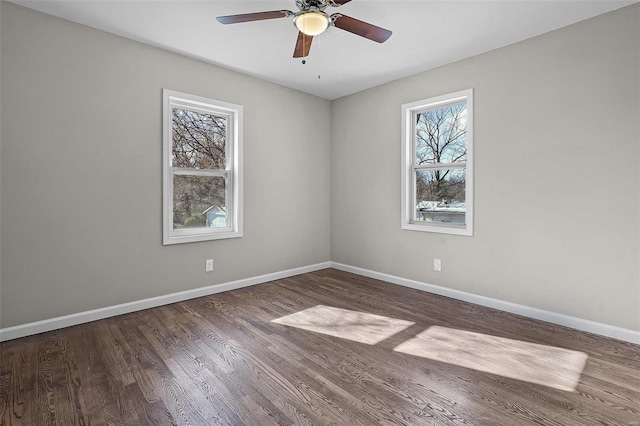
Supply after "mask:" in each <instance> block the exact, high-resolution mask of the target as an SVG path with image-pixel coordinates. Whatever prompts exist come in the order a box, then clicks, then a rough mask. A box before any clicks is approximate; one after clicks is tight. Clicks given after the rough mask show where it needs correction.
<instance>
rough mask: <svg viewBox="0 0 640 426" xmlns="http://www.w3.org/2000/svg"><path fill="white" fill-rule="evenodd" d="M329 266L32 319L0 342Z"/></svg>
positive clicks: (5, 331) (1, 334) (4, 331)
mask: <svg viewBox="0 0 640 426" xmlns="http://www.w3.org/2000/svg"><path fill="white" fill-rule="evenodd" d="M330 267H331V262H322V263H317V264H315V265H309V266H302V267H300V268H294V269H288V270H286V271H280V272H274V273H271V274H265V275H260V276H257V277H251V278H245V279H242V280H238V281H231V282H228V283H223V284H215V285H211V286H207V287H200V288H196V289H193V290H187V291H181V292H178V293H171V294H167V295H164V296H158V297H152V298H150V299H143V300H136V301H134V302H127V303H122V304H120V305H115V306H107V307H104V308H100V309H93V310H90V311H85V312H78V313H76V314H70V315H65V316H61V317H56V318H51V319H46V320H42V321H36V322H31V323H28V324H22V325H17V326H14V327H7V328H1V329H0V342H4V341H5V340H12V339H17V338H19V337H25V336H31V335H33V334H38V333H44V332H45V331H51V330H57V329H60V328H64V327H70V326H73V325H78V324H84V323H86V322H91V321H96V320H99V319H103V318H109V317H114V316H116V315H122V314H128V313H130V312H135V311H141V310H143V309H149V308H155V307H156V306H162V305H167V304H169V303H175V302H182V301H183V300H189V299H194V298H196V297H202V296H208V295H210V294H215V293H221V292H223V291H229V290H235V289H238V288H242V287H249V286H252V285H256V284H262V283H266V282H269V281H273V280H279V279H282V278H287V277H292V276H294V275H300V274H305V273H307V272H313V271H319V270H320V269H326V268H330Z"/></svg>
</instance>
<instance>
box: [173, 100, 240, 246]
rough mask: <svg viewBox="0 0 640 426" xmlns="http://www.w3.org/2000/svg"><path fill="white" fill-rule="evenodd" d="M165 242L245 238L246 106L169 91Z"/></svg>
mask: <svg viewBox="0 0 640 426" xmlns="http://www.w3.org/2000/svg"><path fill="white" fill-rule="evenodd" d="M163 98H164V99H163V164H164V166H163V175H164V176H163V178H164V194H163V195H164V200H163V204H164V212H163V222H164V224H163V226H164V231H163V242H164V244H165V245H166V244H177V243H188V242H193V241H206V240H216V239H222V238H234V237H241V236H242V157H241V156H242V106H240V105H233V104H229V103H225V102H220V101H215V100H213V99H206V98H201V97H199V96H193V95H188V94H185V93H178V92H174V91H171V90H166V89H165V90H164V91H163Z"/></svg>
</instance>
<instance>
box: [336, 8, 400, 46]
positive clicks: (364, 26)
mask: <svg viewBox="0 0 640 426" xmlns="http://www.w3.org/2000/svg"><path fill="white" fill-rule="evenodd" d="M331 20H332V21H333V25H334V26H335V27H338V28H340V29H342V30H345V31H349V32H350V33H353V34H356V35H359V36H360V37H364V38H368V39H369V40H373V41H377V42H378V43H384V42H385V41H387V39H388V38H389V37H391V34H392V33H391V31H389V30H385V29H384V28H381V27H377V26H375V25H373V24H369V23H368V22H364V21H360V20H359V19H355V18H352V17H350V16H346V15H343V14H341V13H334V14H333V15H331Z"/></svg>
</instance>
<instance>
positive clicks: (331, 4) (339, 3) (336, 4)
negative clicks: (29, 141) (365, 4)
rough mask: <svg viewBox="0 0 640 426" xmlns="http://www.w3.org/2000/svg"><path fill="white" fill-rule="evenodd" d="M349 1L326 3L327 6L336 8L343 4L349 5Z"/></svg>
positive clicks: (341, 0) (339, 0)
mask: <svg viewBox="0 0 640 426" xmlns="http://www.w3.org/2000/svg"><path fill="white" fill-rule="evenodd" d="M350 1H351V0H329V1H328V2H327V3H328V5H329V6H333V7H338V6H342V5H343V4H346V3H349V2H350Z"/></svg>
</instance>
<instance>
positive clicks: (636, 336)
mask: <svg viewBox="0 0 640 426" xmlns="http://www.w3.org/2000/svg"><path fill="white" fill-rule="evenodd" d="M331 267H332V268H335V269H339V270H341V271H346V272H351V273H354V274H357V275H362V276H365V277H369V278H375V279H378V280H382V281H387V282H389V283H392V284H397V285H401V286H404V287H411V288H414V289H417V290H422V291H426V292H429V293H434V294H439V295H441V296H446V297H450V298H452V299H457V300H462V301H465V302H470V303H474V304H476V305H481V306H486V307H489V308H494V309H498V310H501V311H506V312H511V313H513V314H518V315H522V316H525V317H529V318H534V319H537V320H541V321H546V322H549V323H552V324H558V325H563V326H565V327H571V328H575V329H577V330H581V331H587V332H590V333H594V334H598V335H601V336H606V337H611V338H614V339H618V340H623V341H625V342H630V343H635V344H637V345H640V332H639V331H634V330H630V329H626V328H621V327H616V326H613V325H608V324H603V323H599V322H595V321H590V320H586V319H582V318H576V317H572V316H569V315H564V314H559V313H556V312H551V311H545V310H542V309H537V308H532V307H530V306H525V305H518V304H516V303H511V302H505V301H503V300H498V299H492V298H489V297H484V296H478V295H476V294H472V293H466V292H464V291H460V290H454V289H450V288H446V287H440V286H437V285H432V284H426V283H423V282H420V281H414V280H410V279H407V278H401V277H397V276H395V275H389V274H384V273H381V272H376V271H371V270H369V269H363V268H358V267H356V266H350V265H344V264H342V263H337V262H331Z"/></svg>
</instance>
